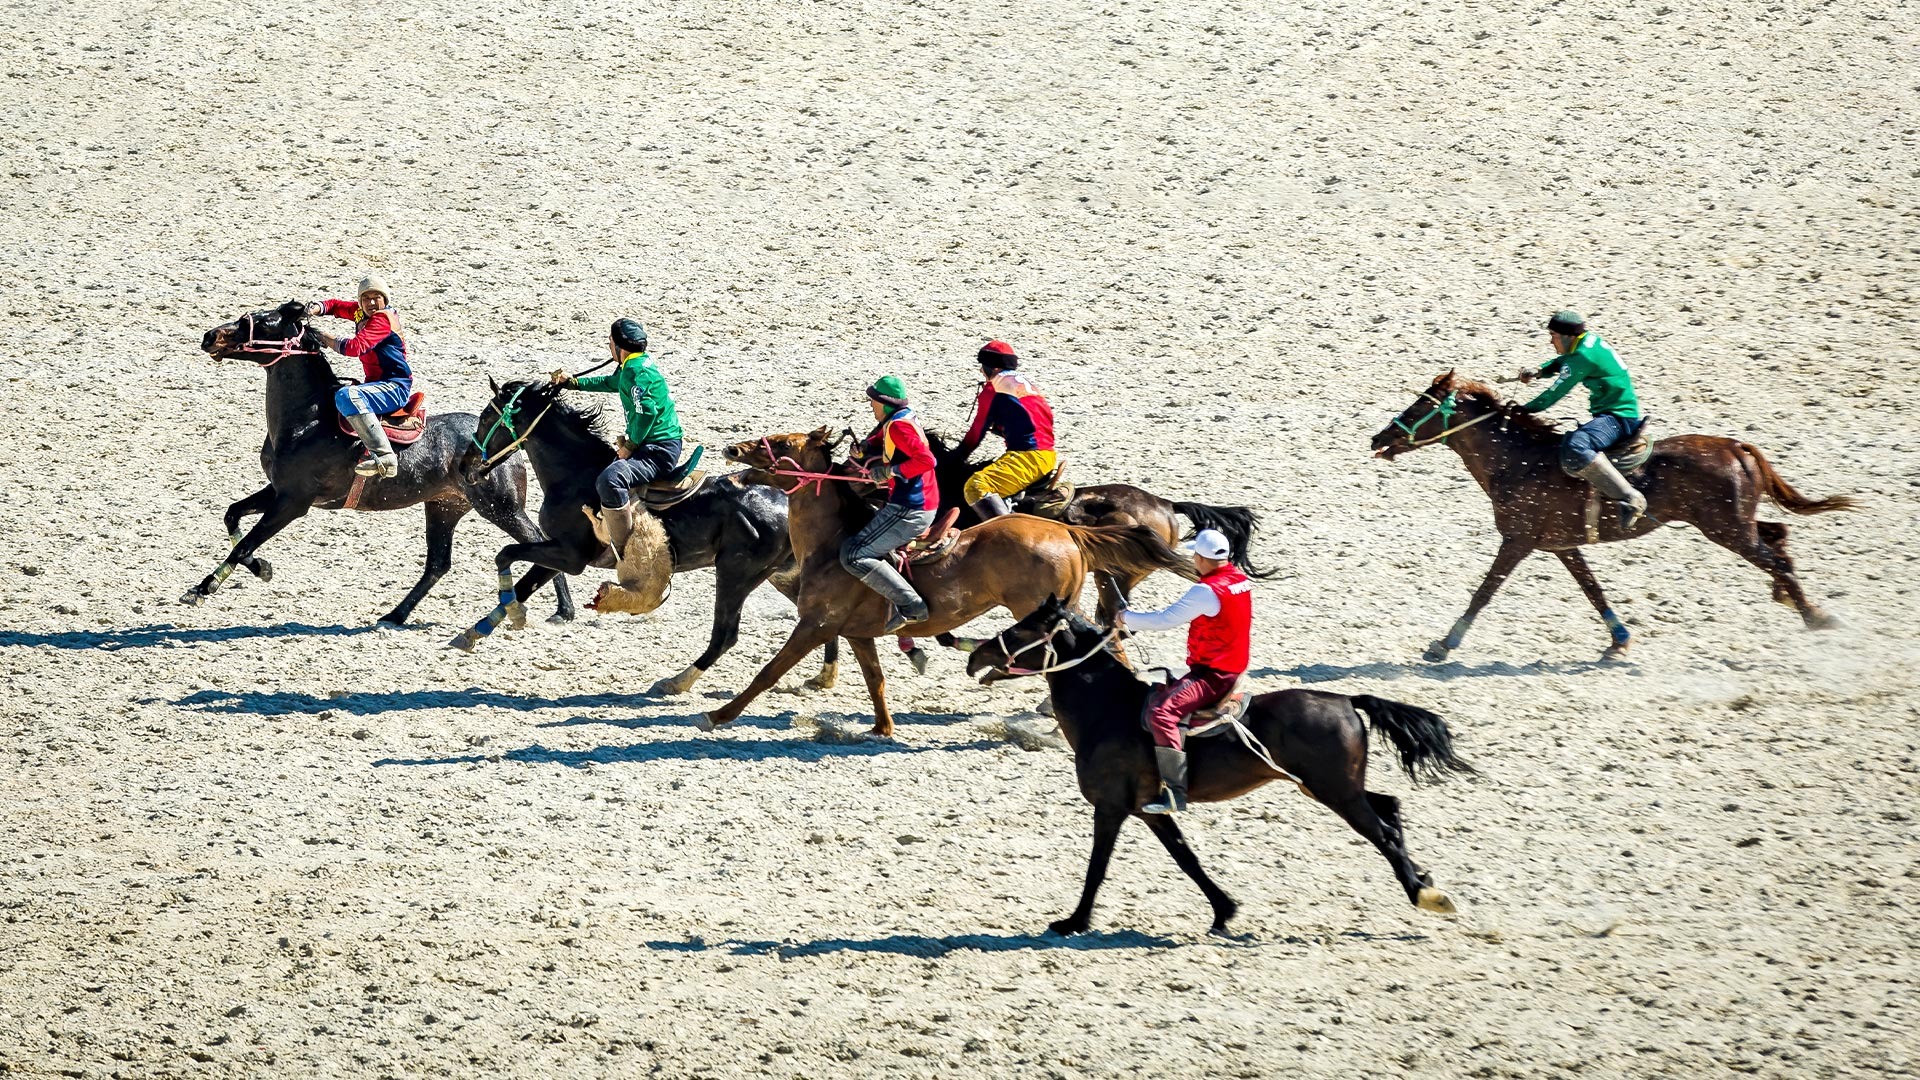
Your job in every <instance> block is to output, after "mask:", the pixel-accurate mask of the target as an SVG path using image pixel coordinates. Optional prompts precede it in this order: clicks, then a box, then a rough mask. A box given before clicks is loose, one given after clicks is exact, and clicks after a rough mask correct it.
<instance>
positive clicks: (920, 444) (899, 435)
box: [887, 421, 937, 480]
mask: <svg viewBox="0 0 1920 1080" xmlns="http://www.w3.org/2000/svg"><path fill="white" fill-rule="evenodd" d="M887 434H888V435H889V436H891V437H892V438H893V448H894V449H895V450H897V451H899V452H900V453H901V454H902V455H904V456H905V458H906V460H905V461H902V462H900V464H899V465H898V466H897V468H898V470H899V473H900V475H901V476H902V477H903V478H905V479H908V480H911V479H913V478H914V477H916V476H921V475H923V474H925V473H930V472H932V471H933V469H934V466H935V465H936V464H937V463H936V462H935V461H934V460H933V450H932V449H930V448H929V447H928V446H927V440H925V439H923V438H921V437H920V427H919V425H917V424H912V423H901V422H899V421H894V422H893V423H891V424H889V425H888V428H887Z"/></svg>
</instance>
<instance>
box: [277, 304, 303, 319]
mask: <svg viewBox="0 0 1920 1080" xmlns="http://www.w3.org/2000/svg"><path fill="white" fill-rule="evenodd" d="M280 317H281V318H283V319H286V320H288V321H290V322H301V321H303V320H304V319H306V317H307V305H305V304H303V303H301V302H300V301H298V300H289V301H287V302H286V303H284V304H281V305H280Z"/></svg>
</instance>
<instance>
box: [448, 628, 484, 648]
mask: <svg viewBox="0 0 1920 1080" xmlns="http://www.w3.org/2000/svg"><path fill="white" fill-rule="evenodd" d="M479 643H480V635H479V634H476V633H474V632H473V631H471V630H462V631H460V632H459V633H458V634H455V635H454V636H453V640H452V641H449V642H447V648H449V649H459V650H460V651H461V652H463V653H470V652H472V651H473V647H474V646H475V645H478V644H479Z"/></svg>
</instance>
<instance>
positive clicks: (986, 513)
mask: <svg viewBox="0 0 1920 1080" xmlns="http://www.w3.org/2000/svg"><path fill="white" fill-rule="evenodd" d="M968 509H970V510H972V511H973V513H974V516H975V517H978V518H979V519H980V520H981V521H991V520H993V519H994V518H997V517H1002V516H1004V515H1006V514H1011V513H1013V507H1011V506H1008V505H1007V500H1005V499H1003V498H1001V497H1000V496H998V495H994V494H992V493H988V494H986V495H982V496H980V501H978V502H976V503H974V504H973V505H972V506H971V507H968Z"/></svg>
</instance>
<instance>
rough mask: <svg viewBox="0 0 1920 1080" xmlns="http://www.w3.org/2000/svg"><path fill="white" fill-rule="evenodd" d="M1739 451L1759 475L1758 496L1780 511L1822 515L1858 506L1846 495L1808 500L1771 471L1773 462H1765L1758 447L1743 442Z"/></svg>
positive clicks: (1764, 456) (1765, 458) (1765, 457)
mask: <svg viewBox="0 0 1920 1080" xmlns="http://www.w3.org/2000/svg"><path fill="white" fill-rule="evenodd" d="M1740 449H1741V450H1742V451H1744V452H1745V453H1746V455H1747V456H1748V458H1750V459H1751V460H1752V462H1753V467H1754V471H1755V472H1758V473H1759V474H1760V494H1762V495H1765V496H1766V497H1767V498H1769V499H1772V500H1773V501H1774V502H1775V503H1777V504H1778V505H1779V507H1780V509H1782V510H1787V511H1790V512H1792V513H1795V514H1824V513H1826V512H1827V511H1829V510H1852V509H1853V508H1854V507H1856V506H1858V505H1859V504H1858V503H1857V502H1856V501H1855V500H1854V499H1853V498H1852V497H1851V496H1847V495H1834V496H1832V497H1830V498H1825V499H1809V498H1807V497H1806V496H1805V495H1802V494H1800V493H1799V492H1798V491H1795V490H1793V485H1792V484H1789V483H1787V482H1786V481H1785V480H1783V479H1781V477H1780V474H1779V473H1777V472H1775V471H1774V469H1773V462H1771V461H1768V460H1767V455H1765V454H1763V453H1761V452H1760V448H1759V447H1757V446H1755V445H1753V444H1752V443H1749V442H1743V443H1741V444H1740Z"/></svg>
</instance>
